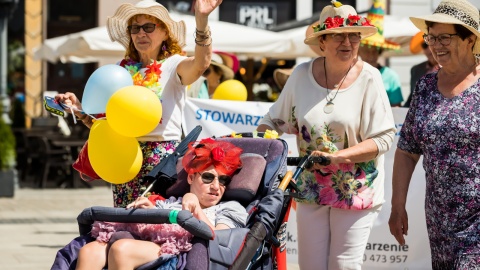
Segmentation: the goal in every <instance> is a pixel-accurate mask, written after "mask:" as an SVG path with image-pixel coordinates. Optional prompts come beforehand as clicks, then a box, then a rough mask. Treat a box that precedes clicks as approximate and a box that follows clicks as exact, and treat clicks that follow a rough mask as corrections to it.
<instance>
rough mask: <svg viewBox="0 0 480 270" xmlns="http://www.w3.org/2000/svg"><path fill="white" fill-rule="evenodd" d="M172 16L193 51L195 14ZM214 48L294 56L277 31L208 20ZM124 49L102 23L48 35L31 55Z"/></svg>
mask: <svg viewBox="0 0 480 270" xmlns="http://www.w3.org/2000/svg"><path fill="white" fill-rule="evenodd" d="M172 17H173V18H174V19H175V20H183V21H185V23H186V25H187V33H186V43H187V46H185V48H184V50H185V51H186V52H187V54H193V52H194V50H195V41H194V30H195V28H194V27H193V26H194V25H195V17H194V16H191V15H181V14H175V13H174V14H172ZM209 25H210V29H211V31H212V38H213V49H214V50H217V51H224V52H230V53H234V54H236V55H238V56H239V57H246V58H250V57H265V56H269V54H272V55H276V56H279V57H286V58H295V56H294V55H289V52H290V49H291V44H290V42H288V41H286V39H285V37H284V36H282V35H281V34H279V33H275V32H271V31H268V30H262V29H257V28H252V27H247V26H243V25H238V24H233V23H227V22H221V21H210V22H209ZM124 52H125V49H124V48H123V47H122V46H121V45H120V44H119V43H117V42H112V41H110V38H109V36H108V33H107V29H106V27H105V26H102V27H97V28H93V29H89V30H85V31H82V32H78V33H74V34H70V35H66V36H61V37H56V38H52V39H47V40H45V41H44V43H43V45H42V46H40V47H38V48H36V49H35V52H34V57H35V59H37V60H40V59H44V60H47V61H50V62H57V61H58V60H60V61H62V62H69V61H71V62H95V61H98V59H99V58H105V57H115V58H117V59H120V58H122V57H123V55H124Z"/></svg>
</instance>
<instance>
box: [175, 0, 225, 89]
mask: <svg viewBox="0 0 480 270" xmlns="http://www.w3.org/2000/svg"><path fill="white" fill-rule="evenodd" d="M221 3H222V0H197V1H196V2H195V22H196V26H195V27H196V30H195V56H194V57H189V58H187V59H185V60H183V61H182V62H180V64H178V67H177V73H178V75H179V76H180V78H181V80H182V84H183V85H189V84H192V83H193V82H195V81H196V80H197V79H198V78H199V77H200V76H201V75H202V74H203V72H204V71H205V70H206V69H207V68H208V66H209V65H210V60H211V58H212V37H211V35H212V33H211V31H210V28H209V27H208V15H210V13H211V12H212V11H213V10H214V9H215V8H217V7H218V6H219V5H220V4H221Z"/></svg>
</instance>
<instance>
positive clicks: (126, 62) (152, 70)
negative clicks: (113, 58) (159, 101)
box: [120, 59, 165, 98]
mask: <svg viewBox="0 0 480 270" xmlns="http://www.w3.org/2000/svg"><path fill="white" fill-rule="evenodd" d="M164 61H165V59H163V60H161V61H160V62H157V61H156V60H152V62H151V63H150V64H149V65H147V67H146V70H145V76H144V75H143V74H142V72H140V69H141V68H142V63H139V62H135V61H133V60H132V59H123V60H122V61H121V62H120V66H122V67H124V68H125V69H126V70H127V71H128V72H130V75H131V76H132V79H133V84H134V85H139V86H144V87H147V88H148V89H150V90H152V91H153V92H154V93H155V95H157V97H158V98H161V97H162V92H163V88H162V86H161V85H160V84H159V83H158V80H159V79H160V75H161V74H162V71H161V70H160V68H161V66H162V63H163V62H164Z"/></svg>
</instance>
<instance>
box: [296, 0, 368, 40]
mask: <svg viewBox="0 0 480 270" xmlns="http://www.w3.org/2000/svg"><path fill="white" fill-rule="evenodd" d="M319 22H320V23H319V24H318V25H314V26H313V34H311V35H309V36H308V37H307V38H306V39H305V41H304V42H305V44H308V45H317V44H318V37H319V36H321V35H325V34H334V33H360V36H361V37H362V38H366V37H369V36H371V35H374V34H375V33H377V28H376V27H375V26H373V25H372V24H371V23H370V21H369V20H368V19H367V18H365V17H362V16H359V15H357V11H356V10H355V9H354V8H353V7H352V6H349V5H342V3H340V2H338V1H335V0H333V1H332V5H331V6H330V5H329V6H326V7H324V8H323V10H322V12H321V13H320V20H319Z"/></svg>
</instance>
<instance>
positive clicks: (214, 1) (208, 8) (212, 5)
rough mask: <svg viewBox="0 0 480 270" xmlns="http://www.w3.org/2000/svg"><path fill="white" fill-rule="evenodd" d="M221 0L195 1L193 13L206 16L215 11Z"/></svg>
mask: <svg viewBox="0 0 480 270" xmlns="http://www.w3.org/2000/svg"><path fill="white" fill-rule="evenodd" d="M222 1H223V0H197V1H195V12H198V13H199V14H202V15H205V16H208V15H210V13H212V11H213V10H215V9H216V8H217V7H218V6H219V5H220V4H221V3H222Z"/></svg>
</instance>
